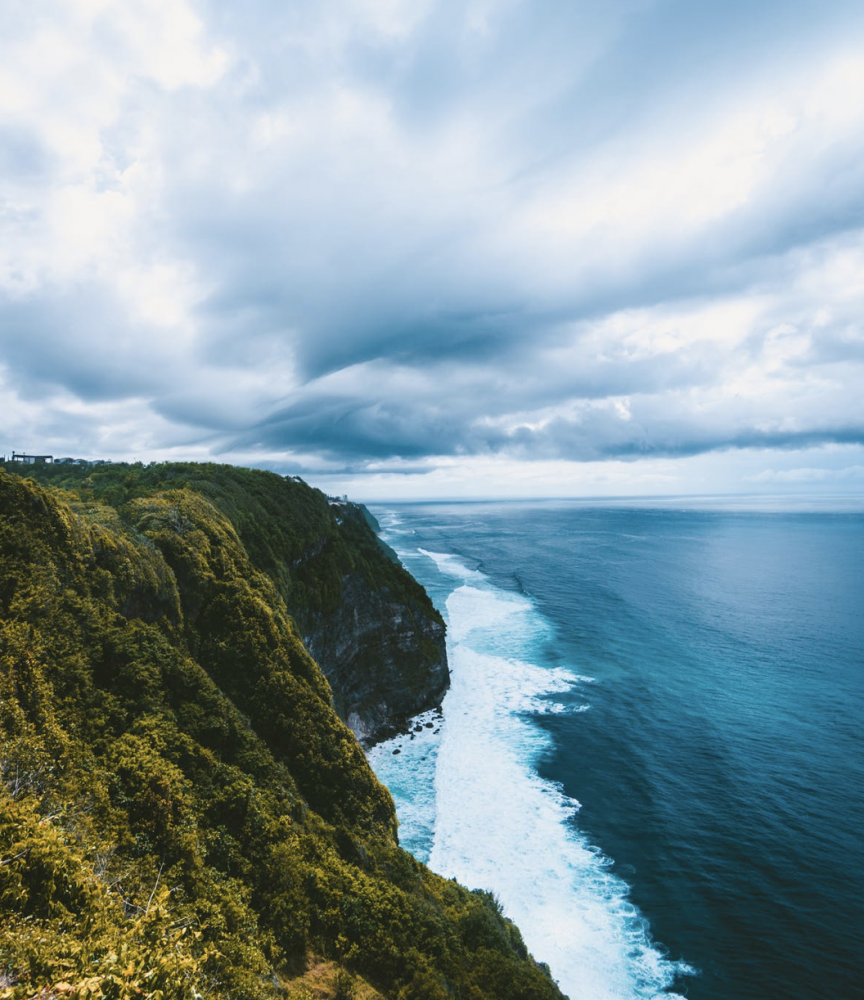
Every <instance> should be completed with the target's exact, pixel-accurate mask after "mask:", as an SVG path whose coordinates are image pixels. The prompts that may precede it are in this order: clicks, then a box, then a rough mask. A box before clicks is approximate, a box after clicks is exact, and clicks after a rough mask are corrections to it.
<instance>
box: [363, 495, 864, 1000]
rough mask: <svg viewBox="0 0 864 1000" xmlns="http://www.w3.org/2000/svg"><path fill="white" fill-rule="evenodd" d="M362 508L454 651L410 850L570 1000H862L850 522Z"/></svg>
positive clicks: (406, 820)
mask: <svg viewBox="0 0 864 1000" xmlns="http://www.w3.org/2000/svg"><path fill="white" fill-rule="evenodd" d="M372 509H373V512H374V513H375V514H376V515H377V516H378V517H379V519H380V520H381V522H382V525H383V526H384V528H385V532H386V535H385V537H386V538H387V540H388V541H389V542H390V544H392V545H393V546H394V547H395V548H396V549H397V551H398V552H399V553H400V555H401V556H402V558H403V561H404V562H405V564H406V565H407V567H408V568H409V569H410V570H411V571H412V572H413V573H414V575H415V576H417V577H418V579H420V580H421V581H422V582H423V583H424V584H425V585H426V586H427V589H428V590H429V592H430V595H431V596H432V598H433V600H434V601H435V603H436V605H437V606H438V607H439V608H441V609H442V611H444V613H445V615H446V617H447V619H448V625H449V630H450V634H449V639H448V642H449V649H450V658H451V668H452V671H453V686H452V688H451V691H450V693H449V694H448V697H447V699H446V700H445V703H444V721H443V724H439V723H438V722H437V721H435V725H434V727H433V728H425V727H424V728H423V732H422V733H416V734H413V735H414V739H411V738H410V737H401V738H397V740H396V741H395V742H392V743H390V744H387V745H382V746H381V747H379V748H376V749H375V750H374V751H373V753H372V755H371V759H372V761H373V765H374V766H375V767H376V770H378V773H379V774H380V775H381V776H382V778H383V779H384V780H385V781H387V783H388V784H389V785H390V787H391V789H392V790H393V792H394V797H395V799H396V801H397V809H398V810H399V813H400V817H401V820H402V834H401V836H402V840H403V843H404V844H405V845H406V846H407V847H408V848H409V849H411V850H413V851H414V852H415V853H416V854H417V856H418V857H420V858H421V859H422V860H424V861H428V862H429V863H430V864H431V866H432V867H433V868H436V869H437V870H440V871H442V873H443V874H445V875H448V876H449V875H453V876H456V877H458V878H460V880H461V881H464V882H466V883H468V884H469V885H472V886H482V887H484V888H491V889H492V890H493V891H495V892H496V894H497V895H498V896H499V898H500V899H501V902H502V904H503V905H504V908H505V912H507V913H509V914H510V915H512V916H513V917H514V919H516V920H517V922H518V923H519V924H520V926H521V927H522V929H523V932H524V933H525V936H526V940H527V942H528V944H529V947H530V948H531V949H532V951H533V953H534V954H535V956H536V957H537V958H539V959H541V960H544V961H547V962H548V963H549V964H550V966H551V969H552V972H553V975H555V977H556V978H557V979H558V980H559V982H560V983H561V985H562V987H563V988H564V990H565V992H568V991H569V993H570V996H571V998H572V1000H605V998H610V1000H615V998H622V1000H623V998H625V997H632V998H643V997H646V998H647V997H653V996H656V995H658V994H659V995H663V994H664V993H666V992H675V993H678V994H680V995H685V996H688V997H690V998H692V1000H746V998H751V997H752V998H759V1000H820V998H825V1000H853V998H856V997H864V973H862V969H864V905H862V893H864V747H862V734H864V515H862V514H861V513H854V512H847V513H830V512H824V511H823V512H819V511H810V512H783V510H778V511H747V510H735V509H715V510H711V509H702V510H700V509H678V508H676V506H675V505H674V504H669V505H665V506H664V505H662V504H655V505H654V506H646V507H644V508H639V507H637V506H606V507H604V506H592V505H588V504H584V503H567V502H564V503H552V502H546V503H537V504H528V503H503V504H426V505H403V506H393V507H373V508H372ZM423 721H424V722H425V721H426V720H423ZM436 730H439V731H436ZM394 749H399V750H400V751H401V752H400V753H399V754H393V750H394Z"/></svg>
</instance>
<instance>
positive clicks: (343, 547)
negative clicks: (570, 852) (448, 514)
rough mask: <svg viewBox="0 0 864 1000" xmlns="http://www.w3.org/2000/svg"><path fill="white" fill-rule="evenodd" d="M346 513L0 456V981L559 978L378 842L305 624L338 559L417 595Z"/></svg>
mask: <svg viewBox="0 0 864 1000" xmlns="http://www.w3.org/2000/svg"><path fill="white" fill-rule="evenodd" d="M13 471H14V472H15V473H19V474H11V473H12V472H13ZM22 471H23V472H25V473H26V475H24V476H22V475H21V474H20V473H21V472H22ZM36 478H38V479H39V480H40V482H37V481H36ZM57 487H60V489H58V488H57ZM342 522H343V523H342V524H341V525H340V524H339V523H338V521H337V519H336V518H335V517H334V515H333V513H332V511H331V509H330V507H329V506H328V504H327V502H326V499H325V498H324V497H323V495H322V494H320V493H318V491H315V490H312V489H310V488H309V487H308V486H306V485H305V484H303V483H300V482H297V481H292V480H285V479H282V478H281V477H278V476H275V475H272V474H268V473H263V472H255V471H252V470H242V469H232V468H230V467H227V466H200V465H191V464H185V465H157V466H146V467H145V466H140V465H139V466H101V467H96V468H95V469H92V468H90V469H88V468H84V469H79V468H69V467H55V468H51V467H50V466H47V467H41V468H38V469H36V470H34V469H32V468H29V469H26V468H25V469H23V470H22V469H20V468H16V469H14V470H13V469H11V468H10V469H9V471H8V472H3V471H2V470H0V774H2V787H0V911H2V920H0V1000H6V998H8V1000H13V998H15V1000H18V998H24V997H41V998H45V1000H47V998H49V997H70V998H79V997H80V998H84V997H87V998H90V997H93V998H98V997H105V998H127V997H128V998H133V997H134V998H144V1000H147V998H149V1000H173V998H178V1000H179V998H192V997H202V996H205V995H206V996H209V997H213V998H222V997H225V998H228V997H232V998H233V997H243V998H269V997H277V996H285V997H288V998H289V1000H308V997H310V996H321V997H332V998H336V997H348V996H356V997H358V998H360V1000H363V998H368V1000H375V998H377V997H379V996H383V997H387V998H393V1000H415V998H416V1000H445V998H462V1000H484V998H490V1000H491V998H501V1000H507V998H513V1000H545V998H550V1000H551V998H555V997H560V994H559V992H558V990H557V988H556V987H555V986H554V984H553V983H552V981H551V980H550V979H549V977H548V975H547V974H546V973H545V971H544V969H543V968H542V967H540V966H538V965H536V964H535V963H534V962H533V961H532V960H531V959H530V957H529V956H528V955H527V953H526V951H525V947H524V945H523V943H522V940H521V937H520V935H519V932H518V930H517V929H516V928H515V927H514V926H513V925H512V924H511V923H510V922H508V921H506V920H505V919H503V918H502V916H501V915H500V912H499V908H498V907H497V905H496V902H495V900H494V898H492V897H491V896H489V895H488V894H486V893H478V892H469V891H468V890H466V889H464V888H463V887H461V886H459V885H457V884H456V883H455V882H452V881H447V880H444V879H441V878H439V877H438V876H435V875H433V874H432V873H431V872H429V871H428V870H427V869H426V868H425V867H424V866H423V865H421V864H419V863H418V862H417V861H416V860H415V859H413V858H412V857H411V856H410V855H408V854H407V853H405V852H403V851H402V850H401V849H400V848H399V847H398V846H397V841H396V820H395V815H394V810H393V804H392V801H391V799H390V796H389V794H388V793H387V791H386V789H384V788H383V787H382V786H381V785H380V784H379V783H378V781H377V780H376V778H375V776H374V774H373V773H372V772H371V770H370V769H369V767H368V765H367V763H366V760H365V757H364V755H363V753H362V751H361V750H360V748H359V746H358V744H357V743H356V741H355V740H354V738H353V736H352V734H351V733H350V732H349V731H348V729H347V728H346V727H345V726H344V725H343V723H342V722H341V721H340V719H339V718H338V717H337V715H336V713H335V712H334V710H333V708H332V704H331V697H330V691H329V687H328V684H327V681H326V680H325V678H324V677H323V675H322V674H321V672H320V670H319V669H318V666H317V665H316V663H315V662H314V661H313V660H312V658H311V657H310V656H309V654H308V652H307V651H306V649H305V647H304V645H303V643H302V641H301V640H300V638H299V635H298V632H297V629H296V626H295V624H294V620H293V618H292V615H291V614H290V613H289V607H290V608H291V609H292V610H293V609H294V608H295V607H299V608H302V607H314V608H316V609H318V611H319V612H321V613H323V612H324V611H325V610H326V609H327V607H328V606H330V605H331V604H332V602H334V601H337V600H338V598H339V580H340V579H341V575H342V574H343V572H344V569H345V567H346V566H351V567H352V568H353V569H354V570H355V571H357V572H361V573H363V574H366V575H367V576H368V577H369V579H370V582H371V583H374V585H375V586H387V587H391V588H393V589H394V590H400V591H402V592H404V593H405V594H406V595H407V596H409V597H410V598H411V599H412V600H416V601H421V600H426V597H425V593H424V592H423V591H422V588H420V587H419V585H418V584H416V583H415V582H414V581H412V580H410V578H409V577H408V576H407V574H405V573H404V571H402V570H401V568H400V567H398V566H396V565H395V564H393V563H392V562H391V561H390V560H389V559H387V557H386V555H384V554H382V553H381V551H380V549H378V548H377V547H376V545H375V541H374V536H372V535H371V533H370V532H369V530H368V528H367V527H366V526H365V524H364V522H363V519H362V517H360V516H356V517H355V516H351V515H349V516H343V518H342Z"/></svg>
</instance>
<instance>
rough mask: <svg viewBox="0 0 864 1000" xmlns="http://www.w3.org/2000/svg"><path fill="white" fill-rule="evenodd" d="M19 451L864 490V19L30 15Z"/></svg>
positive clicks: (519, 488) (15, 185) (145, 2)
mask: <svg viewBox="0 0 864 1000" xmlns="http://www.w3.org/2000/svg"><path fill="white" fill-rule="evenodd" d="M0 414H2V417H0V452H3V451H5V453H6V454H9V453H11V451H12V450H13V449H15V450H18V451H29V452H38V453H52V454H54V455H56V456H63V455H69V456H75V457H83V458H90V459H95V458H103V459H112V460H126V461H136V460H139V461H145V462H146V461H154V460H164V459H199V460H212V461H220V462H233V463H237V464H243V465H253V466H258V467H261V468H270V469H274V470H277V471H280V472H285V473H291V474H299V475H301V476H303V478H305V479H307V480H308V481H310V482H312V483H313V484H315V485H318V486H320V487H321V488H323V489H326V490H328V491H330V492H336V493H343V492H347V493H349V494H350V495H352V496H355V497H357V498H359V499H370V500H376V499H399V498H405V499H420V498H441V497H453V498H461V497H464V498H470V497H481V496H482V497H491V496H501V497H507V496H512V497H525V496H547V497H548V496H595V495H603V496H616V495H621V496H627V495H650V494H714V493H771V494H778V493H787V492H788V493H820V494H850V493H851V494H864V4H862V3H861V2H860V0H854V2H843V0H821V2H818V3H817V2H813V0H782V2H780V0H760V2H759V3H753V2H750V0H748V2H741V0H722V2H715V0H698V2H697V0H686V2H685V0H603V2H600V0H584V2H578V0H566V2H565V0H460V2H458V3H457V2H452V0H438V2H434V0H331V2H328V3H326V4H323V3H320V2H312V0H308V2H307V0H291V2H286V0H247V2H245V3H243V4H238V3H236V2H232V0H4V2H3V4H2V5H0Z"/></svg>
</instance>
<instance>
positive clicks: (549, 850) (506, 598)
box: [373, 550, 688, 1000]
mask: <svg viewBox="0 0 864 1000" xmlns="http://www.w3.org/2000/svg"><path fill="white" fill-rule="evenodd" d="M420 551H421V552H422V553H423V554H424V555H426V556H428V557H429V558H431V559H433V560H434V561H435V563H436V565H437V566H438V568H439V570H440V571H441V572H445V573H447V574H448V575H450V576H452V577H453V578H454V579H455V580H456V581H457V582H458V583H459V584H460V585H459V586H457V587H456V589H455V590H454V591H453V592H452V593H451V594H450V596H449V597H448V598H447V602H446V617H447V619H448V654H449V659H450V669H451V686H450V689H449V691H448V693H447V695H446V697H445V699H444V703H443V709H444V724H443V726H442V727H441V732H440V734H439V736H437V737H435V739H436V740H440V745H438V746H437V747H436V752H435V755H434V759H435V763H434V793H435V794H434V798H432V800H431V802H432V804H434V815H433V814H432V805H430V796H429V795H428V789H427V795H426V798H425V799H423V795H422V793H421V794H419V798H418V792H419V786H420V785H421V784H423V783H424V782H428V781H429V780H431V776H430V774H429V772H428V771H425V770H418V769H417V766H416V763H415V762H414V760H413V759H412V758H413V757H416V756H418V755H417V754H416V753H415V750H414V746H413V744H416V743H417V741H416V740H415V741H413V744H411V742H410V741H409V745H408V746H407V747H406V746H405V743H404V740H405V738H404V737H400V739H402V740H403V743H402V744H401V751H402V752H401V753H400V754H399V755H396V756H393V754H392V749H395V748H396V747H395V745H393V746H392V747H387V749H383V748H382V749H380V751H379V753H380V759H384V760H385V762H386V765H387V766H386V770H387V771H388V772H390V773H392V772H398V773H399V774H401V775H402V777H396V778H395V779H394V780H396V781H397V783H398V782H400V781H401V782H402V785H403V789H404V787H405V785H406V783H409V784H411V785H412V791H409V793H408V800H409V809H408V817H409V821H410V823H412V824H416V823H417V821H418V819H420V820H421V823H420V826H421V827H422V817H421V816H420V813H422V812H423V810H424V809H425V822H426V824H427V826H426V827H425V836H418V828H415V829H413V830H412V837H413V841H412V843H413V842H417V843H418V844H420V845H421V846H422V847H424V848H425V847H426V846H427V845H429V844H430V843H431V851H430V852H429V855H428V863H429V865H430V867H431V868H433V869H434V870H435V871H438V872H440V873H441V874H442V875H445V876H447V877H454V878H456V879H458V880H459V881H460V882H462V883H464V884H466V885H468V886H470V887H472V888H483V889H487V890H490V891H492V892H494V893H495V895H496V896H497V897H498V899H499V900H500V902H501V904H502V907H503V909H504V912H505V914H506V915H507V916H509V917H511V918H512V919H513V920H514V921H515V922H516V923H517V925H518V926H519V927H520V929H521V931H522V934H523V936H524V938H525V942H526V944H527V945H528V948H529V949H530V950H531V952H532V954H533V955H534V957H535V958H536V959H538V960H539V961H543V962H547V963H548V964H549V966H550V968H551V970H552V974H553V976H554V977H555V978H556V979H557V980H558V982H559V984H560V985H561V988H562V989H563V991H564V992H565V993H567V994H568V995H569V996H570V997H571V1000H583V998H584V1000H589V998H590V1000H648V998H653V997H656V996H658V995H660V994H662V996H663V997H664V998H666V1000H669V998H670V996H673V994H669V993H668V992H663V991H664V990H667V989H668V988H669V987H670V986H671V985H672V983H673V981H674V979H675V975H676V973H677V972H686V971H688V970H687V967H686V966H683V965H681V964H675V963H672V962H669V961H667V960H666V959H665V958H664V957H663V956H662V955H661V953H660V952H659V951H658V950H657V949H656V948H655V947H654V946H653V945H652V943H651V941H650V936H649V933H648V930H647V925H646V922H645V920H644V919H643V918H642V916H641V915H640V914H639V913H638V911H637V910H636V909H635V907H634V906H633V905H632V904H631V903H630V901H629V899H628V886H627V884H626V883H625V882H624V881H623V880H622V879H621V878H619V877H618V876H617V875H615V874H614V873H613V872H612V871H611V870H610V864H611V862H610V861H609V860H608V859H607V858H605V857H604V856H603V854H602V853H601V852H600V851H599V850H598V849H597V848H596V847H594V846H592V845H591V844H589V843H588V841H587V840H586V838H585V837H584V836H583V835H582V834H581V833H580V832H579V830H578V828H577V826H576V823H575V816H576V814H577V812H578V809H579V803H578V802H576V801H575V800H574V799H572V798H568V797H567V796H566V795H564V794H563V792H562V790H561V789H560V788H559V787H558V786H556V785H555V784H553V783H551V782H548V781H544V780H543V779H541V778H540V777H539V775H538V774H537V771H536V765H537V761H538V757H539V756H540V754H541V753H543V752H544V751H545V750H546V749H547V748H548V747H549V745H550V744H549V737H548V736H547V735H546V734H545V733H544V732H543V731H542V730H541V729H540V728H539V727H538V726H536V725H534V724H533V723H532V722H531V719H530V716H531V715H532V714H537V713H540V712H556V711H561V710H565V709H566V710H567V711H576V712H584V711H586V710H587V709H588V708H589V707H590V706H589V705H588V704H582V705H578V706H576V707H573V708H568V707H567V706H566V705H565V704H564V703H563V702H560V701H558V700H557V699H552V698H550V696H554V695H555V694H560V693H564V692H567V691H570V690H572V689H573V688H574V687H576V688H579V686H580V685H581V684H583V683H584V684H590V683H593V679H592V678H590V677H587V676H584V675H579V674H576V673H575V672H573V671H569V670H565V669H562V668H552V669H550V668H544V667H541V666H537V665H536V662H537V659H538V657H537V656H536V653H537V652H538V650H539V649H540V647H541V644H542V643H543V642H545V641H548V640H550V639H552V638H554V633H553V632H552V629H551V627H550V626H549V624H548V623H547V622H546V621H545V620H544V619H543V617H542V616H541V615H540V614H539V613H538V612H537V609H536V608H535V606H534V605H533V603H532V602H531V601H530V600H529V599H528V598H527V597H525V596H523V595H521V594H515V593H510V592H507V591H503V590H500V589H497V588H495V587H494V586H492V584H491V583H490V581H489V580H488V579H487V578H486V577H485V576H484V575H483V574H482V573H480V572H479V571H477V570H472V569H470V568H468V567H466V566H465V565H464V564H463V563H461V561H460V560H459V559H458V558H457V557H455V556H452V555H448V554H446V553H433V552H428V551H425V550H420ZM532 654H533V655H532ZM532 661H533V662H532ZM418 735H419V734H418ZM376 750H379V748H376ZM374 752H375V751H373V753H374ZM388 754H389V756H388ZM419 756H426V757H427V761H426V762H424V763H428V760H429V758H430V756H431V755H430V754H428V753H426V754H419ZM373 766H376V769H377V768H378V766H381V765H380V760H379V762H376V760H374V759H373ZM379 774H380V775H381V777H382V779H383V780H384V781H385V782H387V783H388V784H390V779H388V777H387V774H386V773H382V771H379ZM412 775H413V778H412V777H409V778H407V779H406V776H412ZM412 782H413V783H412ZM390 787H391V790H392V789H393V785H391V786H390ZM394 795H395V797H396V799H397V806H398V808H399V810H400V812H401V813H402V816H403V818H402V822H403V827H404V826H405V825H408V823H407V822H406V816H405V813H404V808H405V805H404V803H405V801H406V799H405V797H404V795H400V794H398V793H396V792H394ZM411 801H413V803H414V806H411V805H410V802H411ZM418 801H419V802H421V803H422V805H423V809H421V810H420V811H419V812H418V810H417V808H416V803H417V802H418ZM412 810H413V811H412ZM420 832H421V833H422V832H423V831H422V830H420ZM403 839H404V838H403ZM404 842H405V843H406V846H409V849H410V846H411V845H410V844H409V843H408V840H407V839H404ZM424 853H425V851H424ZM423 860H425V857H424V858H423Z"/></svg>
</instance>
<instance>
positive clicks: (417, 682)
mask: <svg viewBox="0 0 864 1000" xmlns="http://www.w3.org/2000/svg"><path fill="white" fill-rule="evenodd" d="M340 514H341V519H340V529H341V530H343V531H345V530H350V531H352V532H354V533H355V535H356V534H357V533H358V532H361V533H362V534H363V535H365V536H366V537H368V540H369V543H370V544H372V543H374V549H373V552H374V554H375V555H374V557H375V558H377V559H381V560H386V561H388V562H390V563H391V564H392V562H393V556H392V550H390V551H389V552H388V551H384V549H383V548H382V547H381V546H380V545H379V543H378V539H377V538H376V536H375V535H374V533H373V530H372V524H377V522H375V520H374V518H372V515H371V514H369V512H368V511H366V510H365V508H363V507H361V506H360V505H358V504H350V503H349V504H341V505H340ZM370 522H371V523H370ZM320 555H321V553H320V552H315V553H313V554H312V555H310V561H311V560H314V559H316V558H318V557H319V556H320ZM324 555H325V556H326V552H325V553H324ZM390 573H391V574H393V573H395V574H397V580H398V581H401V578H402V577H403V575H404V579H405V580H406V581H410V584H411V589H410V590H409V589H408V588H403V589H401V590H400V591H399V592H397V593H394V588H393V587H392V586H390V585H388V583H387V582H386V581H385V582H381V579H379V577H378V576H374V577H372V578H371V579H370V577H369V576H368V575H367V576H364V575H363V574H362V573H361V572H356V571H355V572H351V573H347V574H345V575H343V576H342V581H341V583H342V587H341V595H340V598H339V601H338V603H337V604H336V606H335V607H334V608H329V609H328V610H327V611H326V613H317V614H316V613H314V612H310V611H307V610H305V609H303V608H299V609H294V608H292V609H291V610H292V612H293V613H294V615H295V618H296V619H297V621H298V624H299V625H300V628H301V632H302V634H303V639H304V641H305V643H306V646H307V648H308V649H309V651H310V652H311V653H312V655H313V657H314V658H315V659H316V660H317V662H318V664H319V665H320V667H321V669H322V671H323V672H324V675H325V676H326V677H327V680H328V681H329V682H330V686H331V688H332V689H333V702H334V706H335V708H336V711H337V712H338V713H339V715H340V716H341V717H342V719H344V720H345V722H346V723H347V725H348V726H349V727H350V728H351V730H352V731H353V732H354V733H355V734H356V736H357V737H358V739H360V740H361V742H362V743H364V744H365V745H367V746H368V745H370V744H372V743H375V742H377V741H378V740H380V739H383V738H385V737H387V736H389V735H392V733H393V732H394V731H398V730H404V729H405V728H406V723H407V721H408V719H410V718H411V717H412V716H415V715H418V714H420V713H421V712H424V711H427V710H429V709H432V708H435V707H436V706H440V703H441V698H442V697H443V695H444V693H445V692H446V690H447V687H448V685H449V682H450V671H449V670H448V667H447V652H446V647H445V626H444V622H443V620H442V618H441V615H440V614H439V613H438V612H437V611H436V610H435V608H434V606H433V605H432V602H431V601H430V600H429V597H428V595H427V594H426V591H425V590H424V589H423V588H422V587H420V586H419V585H418V584H416V582H415V581H414V580H413V579H411V578H410V577H409V574H408V573H407V571H406V570H404V569H403V568H402V566H401V564H398V563H397V564H396V566H395V567H393V566H392V565H391V570H390ZM382 576H383V574H382ZM421 728H422V727H421Z"/></svg>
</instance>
